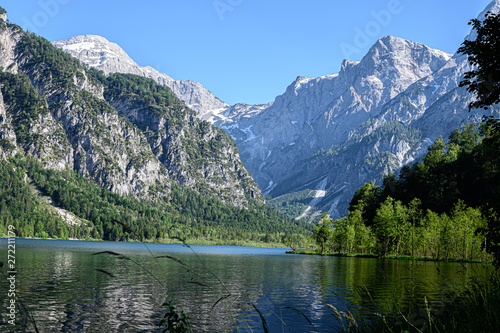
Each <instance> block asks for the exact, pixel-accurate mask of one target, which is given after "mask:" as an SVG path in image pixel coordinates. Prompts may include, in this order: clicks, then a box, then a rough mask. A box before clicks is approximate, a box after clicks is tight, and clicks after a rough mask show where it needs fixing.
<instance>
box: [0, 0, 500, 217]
mask: <svg viewBox="0 0 500 333" xmlns="http://www.w3.org/2000/svg"><path fill="white" fill-rule="evenodd" d="M499 10H500V0H495V1H492V2H491V3H490V4H489V5H488V6H487V8H486V9H485V10H484V11H483V12H482V13H481V14H480V15H479V16H478V18H480V19H482V18H483V17H484V15H485V13H486V12H488V11H490V12H498V11H499ZM3 15H4V16H5V15H6V14H3ZM3 20H4V21H6V16H5V17H3ZM28 36H30V35H29V34H28ZM466 38H471V39H472V38H474V36H473V35H470V36H468V37H466ZM52 45H54V46H56V47H57V48H60V49H62V50H64V51H65V52H67V53H69V54H70V55H71V56H73V57H74V58H77V59H79V60H80V61H81V63H82V64H84V65H80V63H79V62H76V61H70V60H68V59H63V60H64V61H69V63H71V64H72V65H71V66H70V67H71V68H70V70H68V69H65V70H63V71H60V72H57V73H50V72H47V71H46V67H47V66H44V65H46V62H48V61H53V57H52V58H50V57H47V56H46V55H44V52H45V53H46V52H48V53H49V54H51V55H52V54H53V53H54V52H55V51H53V50H51V49H50V47H51V46H49V45H47V44H45V43H43V42H41V41H40V40H38V39H36V38H35V39H33V38H31V37H30V38H26V34H24V33H23V32H22V30H21V29H20V28H19V27H17V26H15V25H12V24H10V25H7V26H4V27H3V29H2V31H1V33H0V46H1V48H0V66H1V67H2V68H3V69H4V72H3V76H4V81H6V80H7V81H9V80H10V81H12V80H13V81H15V82H16V84H18V85H23V84H24V85H26V86H27V87H28V86H29V89H28V92H25V93H27V94H28V95H29V96H31V97H32V99H33V101H31V102H30V103H34V104H36V103H39V104H40V108H39V111H40V110H42V111H43V112H41V114H40V113H39V112H38V113H37V114H33V115H28V116H29V117H28V119H29V122H28V123H27V124H24V123H22V124H21V122H20V120H19V119H21V117H25V116H26V111H25V110H23V109H22V108H20V107H19V106H20V105H21V103H20V101H19V98H21V96H24V95H22V94H20V95H18V96H14V97H15V98H13V96H12V94H7V96H5V93H6V91H5V88H4V89H3V90H2V94H3V96H2V98H1V99H0V102H1V103H0V115H1V119H0V122H1V123H0V131H1V134H0V135H1V137H0V139H1V140H2V148H1V151H0V153H1V155H2V156H3V157H4V158H5V157H7V156H12V155H14V154H15V153H17V152H18V151H24V152H29V153H30V154H32V155H36V156H38V158H39V159H40V160H42V161H44V163H45V165H46V166H47V167H49V168H54V169H59V170H60V169H64V168H71V169H74V170H76V171H77V172H79V173H80V174H82V175H86V176H89V177H91V178H93V179H94V180H95V181H96V182H97V183H98V184H99V185H100V186H104V187H107V188H109V189H111V190H113V191H115V192H117V193H120V194H133V195H135V196H139V197H141V196H148V195H149V194H150V193H152V192H153V193H154V192H155V191H156V192H157V193H160V192H161V193H163V192H164V193H168V187H169V186H168V185H164V184H168V183H169V182H170V181H173V182H175V183H178V184H183V185H187V186H188V187H191V188H193V189H195V190H197V191H200V192H203V193H210V194H211V195H214V196H217V197H220V198H221V199H223V200H224V201H226V202H229V203H231V204H235V205H237V206H246V205H247V204H248V201H249V200H257V201H258V202H263V201H264V197H263V196H266V197H267V202H268V203H269V204H270V205H272V206H275V207H277V208H278V209H279V210H280V211H281V212H283V213H285V214H288V215H290V216H293V217H297V218H299V219H304V220H309V221H311V220H315V219H317V218H318V217H319V216H320V214H321V213H322V212H325V211H326V212H329V213H330V215H331V216H332V217H340V216H342V215H344V214H345V213H346V211H347V208H348V206H349V201H350V199H351V198H352V195H353V193H354V192H355V190H356V189H357V188H358V187H359V186H361V185H362V184H363V183H365V182H368V181H374V182H375V183H379V184H380V183H381V181H382V179H383V177H384V175H386V174H388V173H390V172H396V171H397V170H398V169H399V168H401V167H402V166H403V165H405V164H408V163H411V162H412V161H415V160H417V159H418V158H419V157H420V156H421V155H422V154H423V153H425V152H426V148H427V147H429V146H430V145H431V144H432V143H433V142H434V141H435V140H436V139H437V138H438V137H439V136H440V135H443V136H445V137H446V136H447V135H448V134H449V133H450V132H451V131H452V130H453V129H455V128H459V127H462V126H463V125H465V124H467V123H470V122H475V123H478V122H480V121H481V119H482V116H483V115H495V116H498V115H499V114H500V110H499V108H498V107H496V106H495V107H492V108H490V109H489V110H486V111H485V110H470V111H469V109H468V104H469V102H470V101H471V100H473V98H474V97H473V96H472V95H471V94H469V93H468V92H467V91H466V89H465V88H462V87H459V83H460V81H461V80H462V77H463V74H464V73H465V72H466V71H468V70H470V69H471V67H470V65H469V63H468V61H467V58H466V56H464V55H461V54H454V55H452V54H447V53H445V52H443V51H440V50H436V49H431V48H429V47H427V46H426V45H423V44H420V43H416V42H412V41H408V40H405V39H402V38H398V37H394V36H386V37H383V38H381V39H379V40H378V41H377V42H376V43H375V44H374V45H373V46H372V47H371V48H370V50H369V51H368V53H367V54H366V55H365V56H364V57H363V58H362V59H361V61H358V62H353V61H349V60H344V61H343V62H342V66H341V70H340V72H338V73H336V74H329V75H325V76H322V77H318V78H308V77H300V76H299V77H297V79H296V80H295V81H294V82H292V83H291V84H290V85H289V86H288V88H287V89H286V91H285V92H284V93H283V94H281V95H279V96H277V97H276V98H275V100H274V101H272V102H270V103H267V104H259V105H247V104H243V103H240V104H235V105H227V104H226V103H224V102H223V101H221V100H220V99H218V98H217V97H215V96H214V95H213V94H212V93H211V92H210V91H208V90H207V89H205V88H204V87H203V86H202V85H201V84H200V83H198V82H194V81H179V80H174V79H173V78H171V77H169V76H168V75H166V74H163V73H160V72H159V71H157V70H155V69H154V68H152V67H149V66H147V67H141V66H139V65H138V64H136V63H135V62H134V61H133V60H132V59H131V58H130V57H129V56H128V55H127V54H126V52H125V51H124V50H123V49H122V48H120V47H119V46H118V45H117V44H115V43H112V42H109V41H108V40H106V39H105V38H104V37H100V36H95V35H86V36H76V37H73V38H70V39H68V40H64V41H55V42H52ZM457 48H458V45H457ZM57 57H60V56H59V55H58V56H57ZM57 57H56V58H57ZM50 59H52V60H50ZM40 61H42V63H40ZM56 61H57V60H56ZM44 62H45V64H44ZM95 69H97V70H101V71H102V72H98V71H95ZM127 74H135V76H128V75H127ZM55 76H57V78H58V79H60V78H62V79H63V80H60V81H57V80H54V77H55ZM140 77H142V78H143V79H140ZM149 79H151V80H149ZM151 82H155V84H157V85H154V84H153V83H151ZM141 85H145V86H147V87H148V88H147V89H146V90H148V91H149V92H148V93H147V94H145V95H144V94H142V93H141V92H140V91H139V90H140V88H139V87H140V86H141ZM4 86H5V84H4ZM161 86H168V87H169V88H170V90H162V88H160V87H161ZM169 91H172V92H173V93H174V94H175V95H169ZM31 97H30V98H31ZM16 98H17V99H16ZM23 98H26V96H24V97H23ZM191 110H192V111H191ZM210 123H211V124H210ZM212 124H213V125H216V126H213V125H212ZM25 126H28V128H29V132H31V133H35V134H36V135H35V136H33V135H26V133H25V130H24V128H25ZM221 129H224V131H222V130H221ZM226 132H227V133H229V134H230V136H231V137H232V138H230V137H229V136H227V135H226V134H225V133H226ZM53 133H56V135H53ZM233 140H234V141H233ZM235 142H236V144H237V149H236V145H235ZM238 151H239V152H238ZM240 156H241V160H240ZM247 170H248V171H247ZM251 175H252V176H253V179H252V178H251ZM254 180H255V182H254ZM158 184H163V185H161V186H159V185H158ZM257 184H258V186H257Z"/></svg>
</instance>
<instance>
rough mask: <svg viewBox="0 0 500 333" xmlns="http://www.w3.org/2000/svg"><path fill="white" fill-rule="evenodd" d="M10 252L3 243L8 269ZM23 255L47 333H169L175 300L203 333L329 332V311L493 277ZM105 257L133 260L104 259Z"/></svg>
mask: <svg viewBox="0 0 500 333" xmlns="http://www.w3.org/2000/svg"><path fill="white" fill-rule="evenodd" d="M6 244H7V242H6V239H0V247H1V248H2V249H4V250H2V253H0V260H1V261H3V262H4V263H6V262H7V250H6V248H7V245H6ZM16 246H17V251H16V269H17V270H18V272H19V273H18V274H17V292H18V294H19V296H20V301H21V302H22V304H24V305H25V306H26V307H27V308H28V312H29V314H30V315H32V316H33V317H34V319H35V322H36V325H37V327H38V329H39V331H40V332H155V331H160V330H159V329H158V323H159V321H160V320H161V318H162V317H163V315H164V314H165V312H166V308H165V307H162V303H164V302H165V301H168V300H172V301H173V304H174V305H175V304H177V305H179V304H180V305H181V306H182V308H183V309H184V311H185V312H186V313H187V314H188V316H189V317H190V318H191V319H190V322H191V324H192V326H193V331H194V332H236V331H240V332H251V331H253V332H263V328H262V320H261V318H260V315H259V312H260V313H261V314H262V316H263V317H264V318H265V321H266V323H267V325H268V326H269V328H270V331H271V332H283V331H285V332H330V331H333V330H335V329H336V328H339V323H338V322H337V321H336V320H335V317H334V316H333V315H332V310H331V308H330V307H328V306H327V305H326V304H330V305H333V306H335V307H336V308H337V309H338V310H339V311H343V310H346V309H349V310H350V311H351V312H353V313H355V314H356V315H357V316H360V317H362V316H365V317H366V316H369V315H373V313H375V312H380V311H382V310H383V309H386V310H387V309H390V308H391V306H392V305H393V304H394V303H401V304H406V303H407V302H408V299H409V297H410V295H414V296H417V297H418V298H419V299H422V300H423V297H424V296H426V297H427V298H428V299H430V300H431V301H432V302H434V303H435V304H438V303H439V302H440V300H442V299H443V298H446V295H447V294H448V293H449V292H450V291H453V290H460V288H461V287H462V286H463V285H464V284H465V283H466V281H467V280H468V279H469V278H471V277H473V276H477V275H482V274H486V271H487V270H488V267H485V266H483V265H481V264H466V265H461V264H458V263H433V262H418V263H412V262H408V261H397V260H378V259H361V258H338V257H321V256H301V255H290V254H285V249H272V248H251V247H233V246H190V247H186V246H183V245H165V244H148V245H147V247H146V246H145V245H144V244H139V243H115V242H86V241H62V240H27V239H17V240H16ZM101 251H113V252H116V253H120V254H122V255H123V256H125V257H118V256H114V255H111V254H106V253H104V254H97V255H95V253H97V252H101ZM154 256H170V257H171V258H168V257H164V258H159V259H155V258H153V257H154ZM172 258H175V260H174V259H172ZM0 270H2V272H3V274H5V273H6V271H7V269H6V267H3V268H0ZM1 279H2V280H1V281H0V302H1V304H2V306H3V311H2V313H1V316H2V317H1V324H0V325H2V326H0V331H1V330H2V328H4V329H8V327H7V326H5V324H6V323H5V321H6V318H5V313H6V309H5V307H6V306H7V304H8V303H7V302H8V301H9V299H8V298H7V289H8V285H7V281H6V280H5V278H4V277H3V276H2V278H1ZM368 293H369V294H368ZM226 296H227V298H226ZM222 298H224V299H223V300H221V299H222ZM422 302H423V301H422ZM432 302H431V303H432ZM374 303H375V304H376V305H374ZM254 306H255V307H256V308H257V309H258V311H259V312H258V311H257V310H256V309H255V307H254ZM416 315H417V316H418V313H417V314H416ZM305 317H307V319H306V318H305ZM309 321H310V322H311V323H309ZM283 322H284V323H285V324H283ZM285 325H286V326H285Z"/></svg>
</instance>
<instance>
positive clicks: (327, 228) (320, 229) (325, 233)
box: [313, 213, 332, 253]
mask: <svg viewBox="0 0 500 333" xmlns="http://www.w3.org/2000/svg"><path fill="white" fill-rule="evenodd" d="M313 232H314V237H315V239H316V242H318V243H319V244H321V253H324V252H325V243H326V241H327V240H328V239H329V238H330V235H331V233H332V220H330V219H329V218H328V215H327V214H326V213H324V214H323V216H321V219H320V220H319V221H317V222H316V223H315V224H314V229H313Z"/></svg>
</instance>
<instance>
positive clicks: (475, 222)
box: [315, 119, 500, 259]
mask: <svg viewBox="0 0 500 333" xmlns="http://www.w3.org/2000/svg"><path fill="white" fill-rule="evenodd" d="M499 147H500V131H499V130H498V122H497V121H496V120H494V119H485V120H484V121H483V123H482V124H481V125H480V127H479V129H478V128H476V126H475V125H474V124H470V125H467V126H465V127H464V128H462V129H460V130H459V129H457V130H455V131H453V132H452V133H451V135H450V136H449V138H448V140H447V141H446V142H445V141H444V140H443V138H442V137H440V138H438V139H437V140H436V142H435V143H434V144H433V145H432V146H431V147H429V148H428V151H427V154H426V156H425V157H424V158H423V160H422V161H421V162H417V163H414V164H413V165H411V166H404V167H403V168H402V169H401V170H400V173H399V176H396V175H395V174H389V175H387V176H386V177H385V178H384V181H383V184H382V186H375V185H374V184H373V182H370V183H366V184H364V185H363V186H362V187H361V188H359V189H358V190H357V191H356V193H355V194H354V196H353V198H352V201H351V203H350V209H349V213H348V215H347V216H345V217H344V218H342V219H337V220H330V219H329V218H328V216H326V215H324V216H323V218H322V220H321V221H319V222H318V223H316V226H315V236H316V240H317V242H318V243H319V244H320V245H321V252H325V251H327V250H328V251H330V252H341V253H373V254H377V255H384V256H388V255H395V256H421V257H431V258H435V259H437V258H444V259H450V258H456V259H490V258H492V257H491V255H489V254H487V252H490V253H495V252H497V251H498V235H499V233H498V214H497V212H499V211H500V210H499V207H500V202H499V194H500V193H499V191H500V173H499V171H498V162H499V158H500V157H499V154H498V148H499Z"/></svg>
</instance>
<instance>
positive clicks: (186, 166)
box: [0, 24, 264, 207]
mask: <svg viewBox="0 0 500 333" xmlns="http://www.w3.org/2000/svg"><path fill="white" fill-rule="evenodd" d="M84 40H85V39H84ZM84 43H87V44H85V45H87V46H88V47H90V46H89V45H90V44H89V43H91V42H90V40H85V42H84ZM87 46H86V47H87ZM0 52H1V55H2V57H1V58H0V66H2V67H3V68H4V71H3V72H0V88H1V90H0V157H1V158H4V159H6V158H8V157H9V156H13V155H15V154H16V153H18V152H19V153H22V154H25V155H30V156H34V157H37V158H38V159H39V160H40V161H42V162H43V164H44V166H45V167H47V168H52V169H58V170H61V169H70V170H75V171H77V172H79V173H80V174H82V175H85V176H87V177H89V178H91V179H93V180H94V181H95V182H96V183H97V184H98V185H99V186H101V187H106V188H108V189H110V190H112V191H114V192H116V193H120V194H122V195H134V196H137V197H141V198H147V199H149V200H156V199H161V198H162V197H163V196H168V193H169V191H170V187H171V184H172V183H178V184H182V185H185V186H188V187H190V188H192V189H195V190H197V191H198V192H200V193H203V194H206V195H210V196H215V197H218V198H220V199H222V200H223V201H225V202H227V203H231V204H233V205H236V206H239V207H247V206H248V205H249V204H250V201H252V202H254V201H256V202H259V203H263V202H264V198H263V196H262V194H261V192H260V189H259V188H258V186H257V184H256V183H255V182H254V181H253V179H252V177H251V175H250V174H249V172H248V171H247V170H246V168H245V167H244V165H243V164H242V163H241V160H240V157H239V153H238V150H237V147H236V144H235V142H234V141H233V140H232V139H231V137H230V136H229V135H227V133H226V132H225V131H223V130H222V129H220V128H218V127H215V126H213V125H211V124H210V123H208V122H205V121H201V120H199V119H198V118H197V117H196V113H195V112H194V111H192V110H190V109H189V108H188V107H187V106H186V105H185V104H184V103H183V102H182V101H181V100H179V99H178V98H177V97H176V96H175V95H174V94H173V93H172V92H171V90H170V89H169V88H168V87H164V86H161V85H159V84H158V83H156V82H154V81H153V80H151V79H145V78H143V77H142V76H147V75H144V73H146V72H138V73H137V74H140V75H141V77H139V76H137V75H124V74H113V75H110V76H108V77H106V76H104V75H103V73H102V72H100V71H98V70H96V69H94V68H89V67H88V66H83V65H82V64H81V63H80V62H79V61H77V60H75V59H74V58H72V57H71V56H69V55H68V54H66V53H65V52H63V51H61V50H59V49H57V48H55V47H54V46H53V45H51V43H50V42H48V41H46V40H45V39H43V38H41V37H38V36H35V35H33V34H30V33H26V32H24V31H22V30H21V29H20V28H19V27H18V26H16V25H13V24H5V25H4V26H3V29H1V30H0ZM89 54H90V53H89ZM125 56H126V55H125ZM92 57H93V55H92ZM107 57H109V58H107ZM92 59H93V60H94V61H96V62H97V63H101V64H102V65H106V63H108V59H115V60H116V59H119V61H118V60H117V61H118V62H119V63H120V66H121V69H122V70H123V71H131V70H132V69H133V65H134V63H133V62H132V61H128V60H127V57H125V58H124V54H123V53H120V52H119V50H118V49H115V48H110V49H108V53H107V54H106V57H104V58H92ZM103 59H104V60H103ZM128 59H129V58H128ZM122 60H123V61H122ZM150 70H151V72H152V73H153V72H154V71H153V70H152V69H150ZM145 71H146V70H145ZM149 76H154V75H153V74H151V75H149ZM160 77H164V80H166V81H167V80H169V78H168V77H167V76H165V75H163V76H162V75H158V76H157V77H155V81H158V80H159V79H160ZM170 81H173V80H171V79H170ZM174 85H175V82H174ZM194 86H197V84H194ZM138 87H140V89H139V88H138ZM182 89H185V90H186V91H188V90H189V88H188V87H187V86H184V87H183V88H182Z"/></svg>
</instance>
